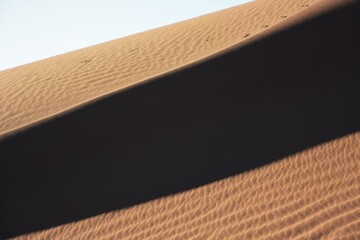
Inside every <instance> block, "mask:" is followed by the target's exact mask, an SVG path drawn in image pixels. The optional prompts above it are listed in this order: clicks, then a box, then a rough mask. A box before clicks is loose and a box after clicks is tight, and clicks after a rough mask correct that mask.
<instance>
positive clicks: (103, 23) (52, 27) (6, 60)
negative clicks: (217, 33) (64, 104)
mask: <svg viewBox="0 0 360 240" xmlns="http://www.w3.org/2000/svg"><path fill="white" fill-rule="evenodd" d="M246 2H250V1H249V0H216V1H214V0H181V1H171V0H152V1H149V0H137V1H136V0H57V1H56V0H0V70H4V69H8V68H11V67H15V66H19V65H22V64H26V63H29V62H33V61H37V60H40V59H44V58H47V57H51V56H55V55H58V54H61V53H65V52H69V51H73V50H76V49H79V48H84V47H87V46H91V45H95V44H98V43H101V42H106V41H109V40H113V39H117V38H120V37H124V36H128V35H131V34H134V33H137V32H142V31H145V30H149V29H153V28H156V27H160V26H164V25H167V24H171V23H175V22H179V21H182V20H185V19H189V18H193V17H196V16H200V15H204V14H207V13H210V12H214V11H218V10H221V9H225V8H228V7H232V6H236V5H239V4H242V3H246Z"/></svg>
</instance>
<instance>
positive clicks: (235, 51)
mask: <svg viewBox="0 0 360 240" xmlns="http://www.w3.org/2000/svg"><path fill="white" fill-rule="evenodd" d="M358 12H359V2H358V1H350V0H349V1H342V0H331V1H325V0H313V1H311V0H308V1H305V0H304V1H300V0H292V1H285V0H281V1H276V3H274V1H273V0H258V1H256V2H252V3H248V4H245V5H240V6H238V7H233V8H230V9H227V10H223V11H219V12H216V13H212V14H208V15H205V16H202V17H198V18H194V19H191V20H188V21H184V22H180V23H176V24H172V25H169V26H165V27H162V28H159V29H154V30H150V31H147V32H144V33H139V34H135V35H132V36H129V37H125V38H121V39H118V40H114V41H110V42H107V43H103V44H99V45H96V46H93V47H89V48H84V49H81V50H78V51H74V52H71V53H67V54H63V55H59V56H56V57H52V58H49V59H45V60H42V61H38V62H34V63H31V64H27V65H24V66H19V67H16V68H13V69H8V70H5V71H1V72H0V102H1V105H0V133H1V134H0V159H1V168H0V189H1V192H2V196H1V199H0V210H1V211H0V212H1V214H0V238H5V237H15V236H19V238H25V239H26V238H28V239H33V238H34V239H89V238H91V239H189V238H193V239H224V238H225V239H231V238H233V239H261V238H265V239H268V238H273V239H293V238H299V239H301V238H304V239H319V238H321V237H323V238H325V239H338V238H341V237H346V236H347V237H348V239H357V238H359V237H360V236H359V232H360V230H359V229H360V228H359V221H360V219H359V217H358V216H359V215H360V213H359V209H360V202H359V197H360V195H359V192H360V189H359V185H360V171H359V162H360V153H359V150H360V137H359V133H357V132H359V130H360V124H359V123H360V111H359V110H358V108H357V103H358V102H360V95H359V94H358V89H359V88H360V82H359V79H360V71H359V68H358V64H357V57H358V56H359V55H360V47H359V44H358V42H360V33H359V31H358V30H357V26H358V25H359V22H360V15H359V14H358ZM60 225H61V226H60ZM29 234H30V235H29Z"/></svg>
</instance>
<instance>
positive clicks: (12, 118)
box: [0, 0, 318, 133]
mask: <svg viewBox="0 0 360 240" xmlns="http://www.w3.org/2000/svg"><path fill="white" fill-rule="evenodd" d="M316 2H318V0H296V1H294V0H293V1H287V0H281V1H277V2H276V4H274V2H273V1H271V0H262V1H261V0H260V1H256V2H252V3H249V4H245V5H242V6H241V7H240V8H239V7H234V8H230V9H228V10H224V11H220V12H216V13H213V14H209V15H206V16H203V17H198V18H195V19H191V20H188V21H184V22H182V23H178V24H173V25H170V26H165V27H163V28H159V29H155V30H151V31H148V32H144V33H140V34H136V35H133V36H129V37H125V38H121V39H119V40H114V41H110V42H107V43H104V44H100V45H96V46H93V47H89V48H85V49H81V50H79V51H75V52H71V53H67V54H64V55H60V56H56V57H53V58H50V59H46V60H43V61H39V62H35V63H31V64H27V65H24V66H20V67H16V68H13V69H9V70H5V71H1V72H0V79H1V81H0V97H1V99H0V101H1V103H2V104H1V106H0V122H1V125H0V133H6V132H8V131H10V130H13V129H17V128H19V127H21V126H25V125H28V124H31V123H34V122H36V121H39V120H41V119H43V118H46V117H49V116H51V115H53V114H56V113H60V112H62V111H65V110H66V109H69V108H72V107H74V106H77V105H79V104H81V103H84V102H87V101H89V100H91V99H94V98H97V97H99V96H102V95H104V94H108V93H111V92H114V91H117V90H120V89H123V88H126V87H128V86H131V85H134V84H136V83H139V82H141V81H144V80H147V79H149V78H151V77H153V76H156V75H159V74H162V73H166V72H169V71H171V70H173V69H175V68H179V67H181V66H183V65H186V64H190V63H193V62H194V61H196V60H199V59H201V58H204V57H206V56H208V55H210V54H212V53H216V52H218V51H220V50H222V49H224V48H227V47H230V46H232V45H234V44H238V43H239V42H241V41H243V40H245V39H246V38H248V37H250V36H252V35H256V34H257V33H259V32H262V31H264V30H265V29H266V28H270V27H272V26H273V25H276V24H277V23H279V22H281V21H283V20H285V19H286V18H288V17H291V16H292V15H294V14H296V13H297V12H299V11H302V10H304V9H305V8H307V7H309V6H310V5H312V4H315V3H316Z"/></svg>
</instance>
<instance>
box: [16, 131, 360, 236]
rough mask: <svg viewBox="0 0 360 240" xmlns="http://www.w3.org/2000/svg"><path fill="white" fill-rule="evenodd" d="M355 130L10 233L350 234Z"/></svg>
mask: <svg viewBox="0 0 360 240" xmlns="http://www.w3.org/2000/svg"><path fill="white" fill-rule="evenodd" d="M359 159H360V133H355V134H352V135H349V136H346V137H343V138H340V139H337V140H335V141H331V142H329V143H326V144H322V145H320V146H316V147H315V148H312V149H309V150H306V151H304V152H301V153H298V154H296V155H294V156H290V157H287V158H285V159H283V160H281V161H279V162H276V163H274V164H271V165H268V166H265V167H262V168H259V169H256V170H254V171H249V172H246V173H243V174H240V175H238V176H235V177H231V178H228V179H225V180H221V181H218V182H216V183H212V184H209V185H206V186H203V187H200V188H197V189H194V190H190V191H187V192H184V193H180V194H176V195H173V196H169V197H165V198H160V199H157V200H154V201H151V202H148V203H144V204H141V205H138V206H134V207H131V208H129V209H124V210H120V211H113V212H110V213H106V214H102V215H99V216H96V217H93V218H89V219H86V220H82V221H78V222H74V223H70V224H66V225H63V226H60V227H56V228H53V229H50V230H45V231H42V232H37V233H33V234H30V235H24V236H21V237H18V238H15V239H18V240H20V239H320V238H321V239H358V238H359V237H360V218H359V216H360V196H359V192H360V161H359Z"/></svg>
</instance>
